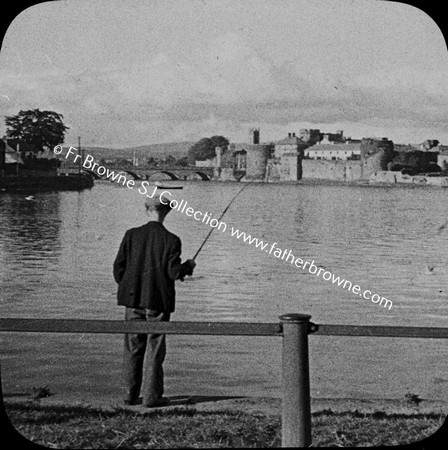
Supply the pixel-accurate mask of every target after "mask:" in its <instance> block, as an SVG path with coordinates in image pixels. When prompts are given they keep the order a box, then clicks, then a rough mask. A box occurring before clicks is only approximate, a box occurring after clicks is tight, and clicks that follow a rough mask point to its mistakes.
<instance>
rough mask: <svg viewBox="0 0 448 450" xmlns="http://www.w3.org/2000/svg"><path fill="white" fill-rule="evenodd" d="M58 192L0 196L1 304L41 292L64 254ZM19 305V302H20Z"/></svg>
mask: <svg viewBox="0 0 448 450" xmlns="http://www.w3.org/2000/svg"><path fill="white" fill-rule="evenodd" d="M59 208H60V194H59V193H58V192H51V193H42V194H35V195H34V196H33V197H32V198H31V197H30V198H29V199H28V200H27V199H26V198H25V196H24V195H23V194H2V195H1V196H0V261H1V265H2V271H1V278H0V282H1V291H2V300H6V301H8V300H11V301H14V298H15V299H20V298H21V297H22V296H23V295H24V294H25V293H30V292H32V291H35V290H36V289H38V288H39V287H40V285H41V279H42V277H44V276H45V275H46V273H47V272H48V270H50V269H52V268H53V269H54V268H55V267H56V266H57V264H58V258H59V256H60V254H61V249H62V245H61V238H60V228H61V219H60V215H59ZM17 301H20V300H17Z"/></svg>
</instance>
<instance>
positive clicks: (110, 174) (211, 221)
mask: <svg viewBox="0 0 448 450" xmlns="http://www.w3.org/2000/svg"><path fill="white" fill-rule="evenodd" d="M73 150H75V151H76V152H77V153H74V152H73ZM62 151H63V148H62V146H60V145H57V146H56V147H55V148H54V153H55V154H56V155H60V154H61V153H62ZM69 155H74V157H75V158H74V162H75V163H76V162H78V160H79V159H81V161H80V162H81V163H82V167H84V168H85V169H87V170H91V171H96V172H97V173H98V175H100V176H106V178H107V179H109V180H111V181H115V182H117V183H120V184H122V185H123V186H126V187H128V188H129V189H134V187H135V180H133V179H128V178H127V177H126V175H124V174H123V173H120V172H114V171H113V170H109V169H108V168H106V167H104V166H101V165H99V164H98V163H96V162H94V159H93V156H91V155H87V156H86V157H85V158H84V161H82V156H81V155H80V154H79V151H78V150H77V149H76V148H74V147H70V148H69V149H68V150H67V153H66V155H65V159H67V158H68V157H69ZM157 189H158V186H151V183H149V182H148V181H142V182H141V184H140V186H139V188H138V192H139V194H142V195H145V196H146V197H149V198H153V197H154V196H155V195H156V193H157ZM158 195H159V198H160V201H161V202H162V203H166V204H169V205H170V206H171V208H172V209H174V210H176V211H178V212H181V213H185V215H187V216H188V217H193V218H194V219H195V220H197V221H201V222H203V223H205V224H206V225H210V226H211V227H212V228H218V230H220V231H222V232H223V233H225V232H227V228H228V227H227V224H226V223H225V222H222V221H221V220H217V219H215V218H212V214H211V213H209V212H205V213H203V212H201V211H199V210H195V209H194V208H192V207H191V206H188V202H187V201H185V200H183V199H181V200H180V201H178V200H176V199H173V198H172V194H171V192H169V191H168V190H165V191H161V192H160V194H158ZM229 231H230V235H231V236H232V237H233V238H236V239H242V240H243V242H245V243H247V244H249V245H255V247H256V248H258V249H260V250H261V251H265V252H266V253H268V254H269V255H273V256H275V257H276V258H278V259H281V260H282V261H285V262H288V263H290V264H291V265H294V266H295V267H297V268H299V269H300V268H301V269H303V270H306V269H307V267H308V269H307V270H308V272H309V273H310V274H312V275H316V276H318V277H319V276H322V278H323V279H324V280H325V281H331V282H332V283H333V284H336V285H337V286H339V287H342V288H343V289H347V290H348V291H351V292H352V293H353V294H355V295H359V297H361V298H364V299H365V300H371V301H372V302H373V303H378V304H379V305H380V306H384V307H385V308H389V309H391V308H392V301H391V300H388V299H387V298H385V297H381V296H380V295H378V294H373V295H372V291H370V290H363V289H362V288H361V286H359V285H357V284H355V285H354V284H353V283H352V282H351V281H349V280H345V279H344V278H341V277H339V276H335V275H334V274H332V273H331V272H330V271H328V270H325V269H324V268H322V267H318V266H316V265H315V264H314V260H313V261H311V262H309V261H304V260H303V259H301V258H298V257H295V256H294V255H293V254H292V252H291V250H288V249H285V250H282V249H280V248H279V247H277V242H274V243H273V244H269V242H264V241H262V240H260V239H258V238H256V237H252V236H251V235H250V234H247V233H246V232H244V231H240V230H238V229H237V228H234V227H233V226H232V227H230V230H229ZM321 274H322V275H321Z"/></svg>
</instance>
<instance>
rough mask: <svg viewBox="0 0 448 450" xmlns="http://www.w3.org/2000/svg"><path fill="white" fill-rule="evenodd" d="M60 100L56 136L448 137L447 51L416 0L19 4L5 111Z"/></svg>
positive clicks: (1, 84)
mask: <svg viewBox="0 0 448 450" xmlns="http://www.w3.org/2000/svg"><path fill="white" fill-rule="evenodd" d="M34 108H39V109H41V110H52V111H56V112H58V113H61V114H63V116H64V122H65V123H66V125H67V126H69V127H70V130H69V131H68V132H67V135H66V139H65V142H66V143H67V144H69V145H77V142H78V140H77V139H78V138H77V137H78V136H81V139H82V142H83V144H84V145H85V146H106V147H114V148H123V147H132V146H136V145H146V144H154V143H164V142H179V141H197V140H199V139H201V138H202V137H206V136H212V135H216V134H221V135H224V136H226V137H227V138H228V139H229V140H230V141H232V142H247V141H248V139H249V130H250V128H251V127H257V128H260V131H261V140H262V141H263V142H269V141H275V140H279V139H282V138H284V137H285V136H286V135H287V134H288V133H289V132H296V133H298V132H299V130H300V129H302V128H319V129H320V130H321V131H325V132H335V131H336V130H344V134H345V135H346V136H350V137H352V138H361V137H372V136H373V137H388V138H389V139H392V140H393V141H394V142H396V143H420V142H423V141H424V140H425V139H438V140H439V141H440V142H441V143H442V144H445V145H448V128H447V124H448V53H447V46H446V42H445V39H444V36H443V33H442V31H441V30H440V28H439V27H438V26H437V24H436V23H435V22H434V21H433V19H432V18H431V17H430V16H428V15H427V14H426V13H425V12H423V11H422V10H420V9H418V8H415V7H413V6H410V5H407V4H404V3H397V2H388V1H379V0H350V1H348V0H319V1H316V0H293V1H291V0H282V1H280V0H254V1H251V0H239V1H237V0H216V1H214V0H202V1H199V0H120V1H117V0H95V1H87V0H66V1H57V2H47V3H41V4H38V5H35V6H32V7H30V8H28V9H27V10H25V11H23V12H22V13H21V14H19V15H18V16H17V17H16V18H15V20H14V21H13V22H12V23H11V25H10V26H9V28H8V30H7V32H6V35H5V36H4V39H3V43H2V48H1V52H0V112H1V116H2V117H0V136H3V134H4V133H5V131H6V128H5V124H4V120H3V117H4V116H5V115H12V114H17V113H18V112H19V111H20V110H27V109H34Z"/></svg>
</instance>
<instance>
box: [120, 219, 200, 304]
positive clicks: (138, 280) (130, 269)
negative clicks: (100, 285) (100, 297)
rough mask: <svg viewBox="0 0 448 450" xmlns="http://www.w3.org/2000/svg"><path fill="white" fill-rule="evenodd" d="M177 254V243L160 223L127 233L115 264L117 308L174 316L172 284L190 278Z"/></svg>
mask: <svg viewBox="0 0 448 450" xmlns="http://www.w3.org/2000/svg"><path fill="white" fill-rule="evenodd" d="M180 254H181V242H180V239H179V238H178V237H177V236H176V235H175V234H173V233H170V232H169V231H168V230H167V229H166V228H165V227H164V226H163V224H162V223H160V222H148V223H147V224H146V225H143V226H141V227H138V228H132V229H130V230H128V231H126V234H125V235H124V238H123V241H122V242H121V245H120V249H119V250H118V255H117V257H116V259H115V262H114V278H115V281H116V282H117V283H118V295H117V296H118V304H119V305H121V306H126V307H128V308H146V309H152V310H156V311H161V312H170V313H171V312H173V311H174V306H175V305H174V303H175V289H174V280H177V279H179V278H183V277H184V276H186V275H191V274H192V270H191V266H190V264H189V263H187V262H185V263H183V264H181V259H180Z"/></svg>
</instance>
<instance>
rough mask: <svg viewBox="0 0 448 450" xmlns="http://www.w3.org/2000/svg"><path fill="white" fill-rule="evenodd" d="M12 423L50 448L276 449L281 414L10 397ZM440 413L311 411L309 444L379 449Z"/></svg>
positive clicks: (431, 423)
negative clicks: (103, 405) (83, 404)
mask: <svg viewBox="0 0 448 450" xmlns="http://www.w3.org/2000/svg"><path fill="white" fill-rule="evenodd" d="M6 411H7V413H8V417H9V418H10V420H11V423H12V424H13V426H14V427H15V428H16V429H17V430H18V431H19V432H20V434H22V436H24V437H26V438H27V439H29V440H31V441H33V442H35V443H38V444H40V445H44V446H46V447H49V448H139V449H141V448H179V447H183V448H185V447H190V448H192V447H194V448H197V447H213V448H228V447H279V446H280V443H281V418H280V416H279V414H269V413H263V412H254V411H243V410H235V409H234V408H231V409H229V408H225V407H221V408H220V407H218V408H217V409H214V410H209V411H203V410H199V409H196V407H195V406H194V405H192V406H188V407H182V408H180V407H179V408H173V407H170V408H160V409H152V410H145V412H144V413H142V412H134V411H132V410H129V409H121V408H115V409H113V410H104V409H99V408H92V407H81V406H55V405H41V404H39V403H38V402H31V401H30V402H8V403H7V404H6ZM444 418H445V416H444V415H442V414H438V413H437V414H436V413H432V414H421V413H417V412H415V413H409V414H386V413H384V412H373V413H361V412H358V411H350V412H335V411H332V410H323V411H320V412H315V413H313V418H312V420H313V446H315V447H320V446H338V447H350V446H353V447H356V446H380V445H381V446H384V445H398V444H405V443H411V442H418V441H420V440H422V439H424V438H425V437H428V436H430V435H432V434H433V433H434V432H436V431H437V430H438V429H439V428H440V427H441V426H442V423H443V422H444Z"/></svg>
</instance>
